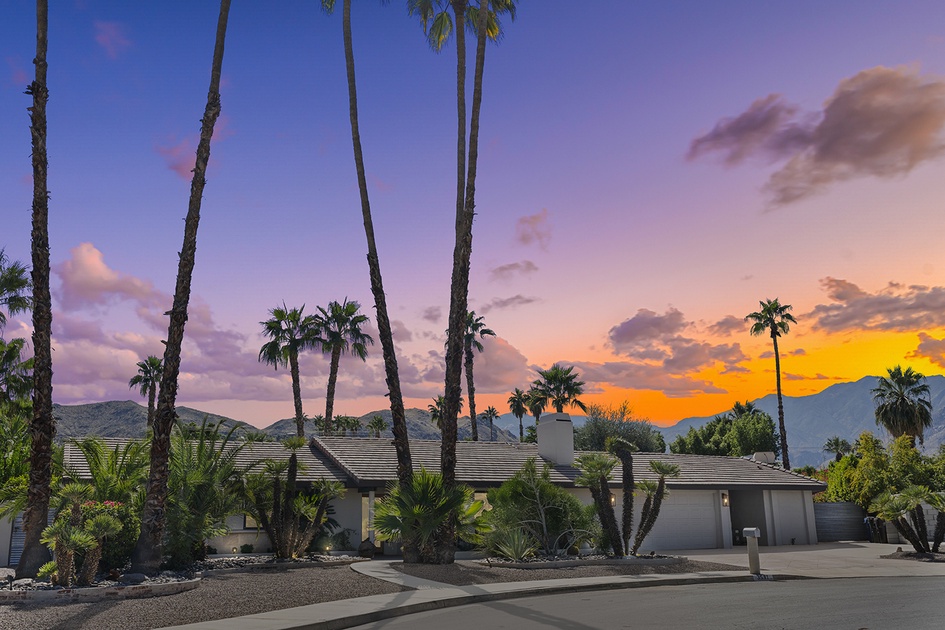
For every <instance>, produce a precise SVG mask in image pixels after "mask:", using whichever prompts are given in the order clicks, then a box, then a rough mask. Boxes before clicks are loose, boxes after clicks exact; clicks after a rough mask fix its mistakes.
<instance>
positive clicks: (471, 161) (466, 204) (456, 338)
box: [407, 0, 515, 561]
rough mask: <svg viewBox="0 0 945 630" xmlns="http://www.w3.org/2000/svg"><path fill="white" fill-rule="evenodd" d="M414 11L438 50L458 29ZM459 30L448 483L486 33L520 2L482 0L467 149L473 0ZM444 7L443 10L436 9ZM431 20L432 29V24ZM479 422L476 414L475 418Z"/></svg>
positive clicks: (421, 0) (459, 18) (462, 6)
mask: <svg viewBox="0 0 945 630" xmlns="http://www.w3.org/2000/svg"><path fill="white" fill-rule="evenodd" d="M407 5H408V9H409V12H410V13H411V14H418V15H419V16H420V19H421V22H422V23H423V27H424V32H425V33H426V34H427V36H428V41H429V42H430V44H431V46H432V47H433V48H434V50H437V51H439V50H440V49H441V48H442V46H443V44H444V43H445V42H446V40H447V39H448V38H449V36H450V33H451V31H452V30H453V21H452V20H451V18H450V15H449V13H448V12H447V10H446V3H445V2H444V1H443V0H440V1H434V0H408V3H407ZM449 6H450V8H452V10H453V19H455V33H456V104H457V134H456V135H457V146H456V223H455V225H456V233H455V244H454V248H453V272H452V276H451V281H450V313H449V327H448V331H447V340H446V383H445V390H446V391H445V396H446V404H445V405H444V418H443V438H442V442H441V450H440V469H441V471H442V474H443V478H444V480H445V482H446V483H447V484H452V483H454V481H455V477H456V417H457V415H458V414H459V411H458V409H459V407H458V403H459V398H460V394H461V385H460V379H461V375H462V362H463V360H462V356H463V340H464V337H465V329H466V314H467V310H468V297H469V265H470V257H471V254H472V225H473V216H474V215H475V207H476V203H475V197H476V173H477V166H478V158H479V114H480V110H481V106H482V74H483V68H484V65H485V55H486V38H487V36H490V35H491V36H493V37H498V36H499V31H498V29H495V30H493V31H492V33H490V32H489V28H488V27H489V22H490V20H494V13H499V12H508V13H509V14H510V15H511V16H512V17H513V18H514V16H515V5H514V3H513V2H511V0H494V1H493V3H492V9H493V10H492V11H490V10H489V0H480V5H479V10H478V11H477V12H476V13H475V14H474V15H475V18H476V32H477V41H476V68H475V75H474V79H473V102H472V112H471V117H470V128H469V151H468V162H467V151H466V115H467V112H466V33H465V27H466V13H467V11H468V10H469V9H470V7H469V2H468V0H450V2H449ZM437 9H439V10H440V11H439V13H437ZM428 24H432V28H430V29H428V28H427V26H428ZM472 420H473V422H475V417H474V416H473V417H472ZM452 544H453V540H452V536H450V535H447V536H446V543H445V544H444V546H443V547H442V550H443V551H444V552H445V555H446V556H449V560H448V561H451V558H452V553H451V552H449V550H448V548H449V547H450V546H452Z"/></svg>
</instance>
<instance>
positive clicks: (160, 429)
mask: <svg viewBox="0 0 945 630" xmlns="http://www.w3.org/2000/svg"><path fill="white" fill-rule="evenodd" d="M229 12H230V0H220V16H219V19H218V20H217V32H216V42H215V44H214V48H213V62H212V64H211V70H210V88H209V90H208V92H207V105H206V108H205V109H204V114H203V118H202V119H201V127H200V141H199V142H198V144H197V157H196V162H195V164H194V170H193V173H194V176H193V179H192V181H191V184H190V203H189V206H188V209H187V217H186V219H185V220H184V242H183V246H182V247H181V251H180V255H179V257H178V267H177V284H176V287H175V289H174V303H173V305H172V306H171V310H170V323H169V325H168V328H167V344H166V346H165V349H164V371H163V373H162V375H161V385H160V387H159V391H160V394H159V396H158V405H157V413H156V414H155V418H154V435H153V438H152V440H151V472H150V478H149V480H148V484H147V498H146V500H145V505H144V511H143V512H142V516H141V535H140V536H139V538H138V543H137V545H136V546H135V552H134V554H133V556H132V560H131V564H132V567H133V569H134V571H135V572H139V573H154V572H156V571H157V570H158V567H160V565H161V559H162V555H163V554H162V546H163V541H164V527H165V514H166V509H165V503H166V502H167V480H168V465H167V463H168V458H169V457H170V443H171V427H172V426H173V424H174V420H175V418H176V417H177V413H176V412H175V410H174V406H175V404H176V401H177V377H178V375H179V374H180V351H181V345H182V344H183V341H184V325H185V324H186V323H187V307H188V304H189V303H190V285H191V280H192V278H193V273H194V262H195V260H196V254H197V226H198V224H199V223H200V204H201V200H202V199H203V190H204V187H205V185H206V183H207V179H206V173H207V162H209V160H210V139H211V138H212V137H213V128H214V125H215V124H216V121H217V118H218V117H219V116H220V75H221V74H222V71H223V49H224V44H225V41H226V23H227V18H228V17H229ZM34 267H35V265H34ZM34 284H35V280H34Z"/></svg>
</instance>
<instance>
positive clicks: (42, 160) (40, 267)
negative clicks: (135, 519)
mask: <svg viewBox="0 0 945 630" xmlns="http://www.w3.org/2000/svg"><path fill="white" fill-rule="evenodd" d="M48 9H49V7H48V4H47V0H37V2H36V58H35V59H34V60H33V63H34V64H36V78H35V80H34V81H33V82H32V83H31V84H30V86H29V88H28V89H27V93H28V94H30V95H31V96H32V97H33V104H32V106H31V107H30V108H29V112H30V136H31V139H32V149H33V156H32V157H33V229H32V234H31V249H32V262H33V269H32V272H31V274H32V281H33V417H32V419H31V420H30V442H31V447H30V476H29V486H28V488H27V499H26V512H25V513H24V515H23V527H24V530H25V534H26V540H25V543H24V547H23V554H22V555H21V556H20V562H19V564H18V565H17V567H16V577H17V578H23V577H35V576H36V574H37V572H38V571H39V568H40V567H41V566H42V565H43V564H45V563H46V562H47V561H48V560H49V550H48V549H46V547H45V546H44V545H43V544H42V543H41V542H40V540H39V539H40V537H41V536H42V532H43V529H44V528H45V527H46V519H47V514H48V512H49V495H50V488H49V484H50V481H51V467H50V463H51V461H52V441H53V436H54V435H55V432H56V424H55V420H53V416H52V348H51V341H50V338H51V336H52V300H51V298H50V290H49V190H48V189H47V180H46V169H47V166H48V160H47V157H46V101H47V100H48V98H49V91H48V89H47V87H46V68H47V65H46V48H47V34H48V31H49V10H48Z"/></svg>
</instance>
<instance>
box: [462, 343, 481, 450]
mask: <svg viewBox="0 0 945 630" xmlns="http://www.w3.org/2000/svg"><path fill="white" fill-rule="evenodd" d="M464 354H465V355H466V391H467V393H468V394H469V421H470V425H471V426H472V439H473V442H478V441H479V422H477V418H476V386H475V384H474V383H473V352H472V345H467V346H466V348H465V350H464Z"/></svg>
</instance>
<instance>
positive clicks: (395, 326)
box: [371, 319, 413, 342]
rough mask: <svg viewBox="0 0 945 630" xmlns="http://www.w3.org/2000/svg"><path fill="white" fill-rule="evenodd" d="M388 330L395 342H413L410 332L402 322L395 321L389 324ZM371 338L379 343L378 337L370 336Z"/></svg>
mask: <svg viewBox="0 0 945 630" xmlns="http://www.w3.org/2000/svg"><path fill="white" fill-rule="evenodd" d="M390 329H391V334H392V335H393V336H394V339H395V340H396V341H413V333H411V332H410V330H409V329H408V328H407V325H406V324H404V323H403V322H402V321H400V320H397V319H395V320H394V321H392V322H391V323H390ZM371 336H372V337H374V339H376V340H378V342H380V335H373V334H372V335H371Z"/></svg>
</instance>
